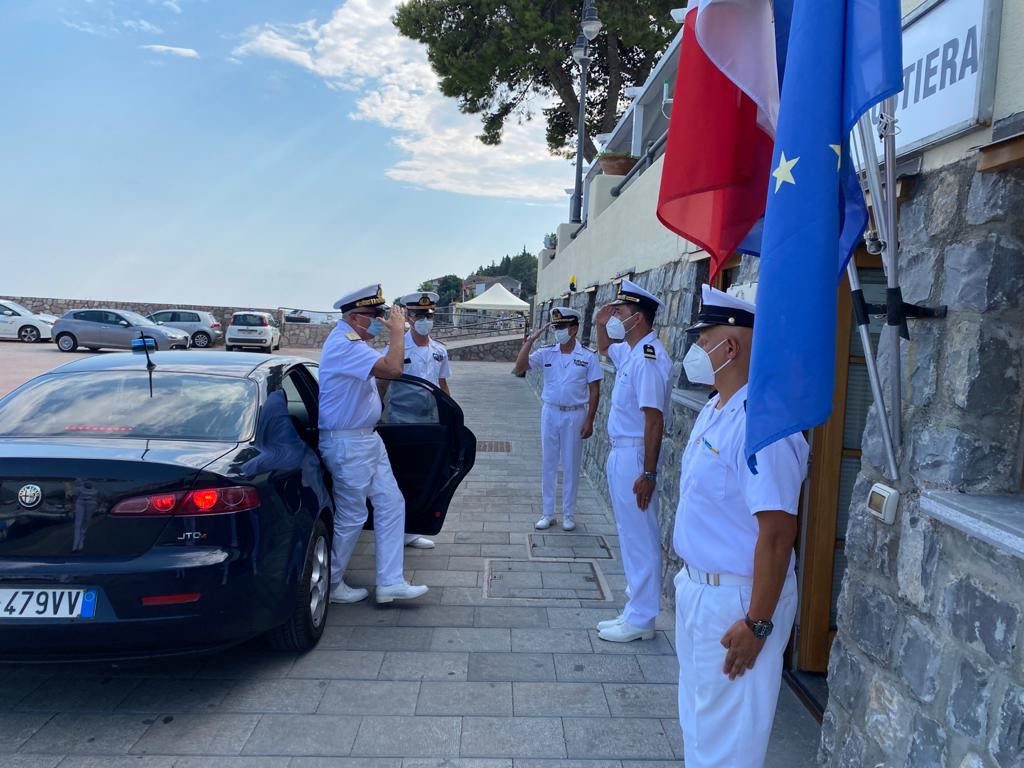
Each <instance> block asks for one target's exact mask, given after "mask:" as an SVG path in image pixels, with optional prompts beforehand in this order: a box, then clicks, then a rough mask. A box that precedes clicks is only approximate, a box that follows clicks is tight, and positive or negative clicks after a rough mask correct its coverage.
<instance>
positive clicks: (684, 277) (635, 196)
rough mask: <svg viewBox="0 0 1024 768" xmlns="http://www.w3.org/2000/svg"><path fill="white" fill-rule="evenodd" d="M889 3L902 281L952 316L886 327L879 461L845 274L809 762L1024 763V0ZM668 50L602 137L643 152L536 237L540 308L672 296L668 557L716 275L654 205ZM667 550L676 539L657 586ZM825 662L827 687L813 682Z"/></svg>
mask: <svg viewBox="0 0 1024 768" xmlns="http://www.w3.org/2000/svg"><path fill="white" fill-rule="evenodd" d="M903 12H904V14H905V19H904V25H905V29H904V65H905V70H904V81H905V86H906V87H905V91H904V93H903V94H901V95H900V96H899V97H898V102H897V111H896V116H897V118H898V119H899V120H900V127H901V134H900V136H899V137H898V141H897V147H898V152H899V154H898V162H897V171H898V174H899V177H900V180H899V185H898V189H897V198H898V201H899V212H898V216H899V224H898V232H899V243H900V250H899V259H898V265H899V273H900V284H901V286H902V289H903V296H904V299H905V300H906V301H908V302H912V303H918V304H921V305H926V306H929V307H939V306H944V307H946V310H947V314H946V316H945V317H944V318H939V319H910V320H909V321H908V326H909V335H910V339H909V340H903V341H901V342H899V343H900V369H899V374H898V375H899V376H900V377H901V383H902V402H901V403H900V404H899V412H900V415H901V424H902V433H903V434H902V443H901V445H900V446H899V448H898V450H897V459H898V466H899V477H898V478H894V477H889V476H888V474H889V472H888V469H887V468H886V467H887V462H886V460H885V453H884V450H883V445H882V441H881V438H880V430H879V429H878V427H877V424H878V421H877V419H878V418H879V414H878V412H877V406H876V405H875V404H874V403H873V402H872V398H871V392H870V387H869V385H868V376H867V368H866V364H865V355H864V350H863V349H862V348H861V345H860V339H859V337H858V336H857V335H856V334H855V333H854V330H855V329H854V327H853V325H852V322H851V318H850V315H851V310H850V301H849V289H848V286H847V285H846V283H845V281H844V283H843V284H842V285H841V286H840V287H839V294H838V295H839V298H840V314H839V317H838V323H837V325H838V330H837V359H836V374H837V375H836V388H835V397H834V408H833V415H832V417H831V419H830V420H829V422H828V423H826V424H824V425H822V426H821V427H819V428H817V429H815V430H813V432H812V434H811V435H810V436H809V437H810V440H811V443H812V459H811V466H810V472H809V477H808V481H807V483H806V485H805V488H804V495H803V514H802V515H801V532H800V539H799V543H798V548H799V552H798V571H799V573H798V575H799V578H800V586H801V603H800V610H799V613H798V619H797V627H796V630H795V632H794V636H793V640H792V642H791V646H790V651H789V653H788V658H787V662H788V666H789V668H790V673H791V675H790V676H791V678H792V679H793V680H794V681H795V682H796V683H797V684H803V685H805V686H807V688H808V692H809V693H810V694H811V695H812V697H813V696H818V697H819V700H820V703H821V704H822V705H823V707H824V712H823V718H824V719H823V723H822V737H821V744H820V750H819V762H820V763H821V764H823V765H833V766H875V765H885V766H900V765H908V766H941V765H950V766H965V767H966V766H972V767H973V766H989V767H992V768H994V767H995V766H1014V765H1024V655H1022V654H1021V652H1020V647H1021V644H1022V642H1024V634H1022V633H1024V617H1022V616H1021V611H1022V610H1024V496H1022V494H1021V491H1022V481H1024V472H1022V469H1024V388H1022V386H1021V377H1022V372H1024V216H1022V215H1021V213H1020V212H1021V211H1022V210H1024V78H1022V77H1021V75H1022V74H1024V36H1021V35H1020V34H1019V30H1021V29H1024V3H1022V2H1018V1H1017V0H1003V1H1002V2H999V1H998V0H938V1H935V0H927V1H926V2H920V0H904V2H903ZM672 58H673V57H672V56H671V55H666V57H665V58H664V59H663V62H662V65H661V68H660V70H658V71H656V72H655V73H654V75H652V79H651V80H650V81H649V83H648V86H647V87H646V88H645V91H644V93H643V94H641V95H640V96H639V97H638V98H637V102H636V104H637V105H639V106H642V107H643V108H642V109H640V110H639V112H640V114H636V111H635V110H634V111H633V112H634V113H633V114H632V115H631V114H630V113H627V115H626V116H625V117H624V118H623V121H621V122H620V126H619V128H617V129H616V132H615V133H613V134H612V137H611V139H610V142H609V148H611V149H623V148H627V149H628V148H632V150H633V152H634V154H637V155H645V154H646V150H647V148H648V147H650V148H654V151H653V152H651V153H650V156H649V157H644V158H643V159H642V161H641V164H640V165H641V172H640V173H638V174H637V175H636V176H635V177H634V178H630V179H625V180H624V179H622V178H613V177H602V176H600V175H595V173H594V172H592V173H591V174H589V175H588V189H587V201H588V205H587V220H586V222H585V226H584V227H583V228H582V229H581V228H579V225H569V224H563V225H561V226H560V227H559V232H558V234H559V237H558V247H557V249H555V250H554V251H545V252H542V253H541V254H540V256H539V258H540V264H539V268H538V294H537V303H536V318H535V321H536V322H540V320H541V318H542V317H543V313H544V312H545V311H546V310H547V309H548V308H549V307H550V306H551V305H552V304H554V303H563V302H565V303H569V304H571V305H572V306H575V307H577V308H579V309H581V310H583V311H584V313H585V317H586V321H585V323H584V328H583V336H584V338H590V337H592V335H593V329H592V327H591V323H592V316H593V312H594V310H595V309H596V308H597V307H599V306H601V304H603V303H605V302H606V301H608V300H609V299H610V298H611V296H612V295H613V292H614V281H615V279H616V278H618V277H622V276H630V278H631V279H632V280H634V281H636V282H638V283H639V284H641V285H643V286H644V287H645V288H647V289H648V290H650V291H652V292H654V293H656V294H658V295H659V296H661V297H662V298H663V299H664V300H665V301H666V305H667V307H666V310H665V311H663V312H661V313H659V315H660V316H659V318H658V326H657V330H658V333H659V335H660V337H661V339H662V341H663V342H664V343H665V345H666V347H667V349H668V350H669V352H670V354H671V355H672V357H673V359H674V360H675V361H676V368H675V371H674V376H675V382H676V385H675V387H674V388H673V394H672V413H671V415H670V419H669V420H668V422H667V426H666V439H665V443H664V448H663V458H662V462H663V470H662V473H661V476H662V478H663V482H662V486H661V488H660V493H661V497H662V498H661V502H662V503H661V509H662V516H663V520H662V521H661V522H662V541H663V545H664V547H665V551H666V553H667V554H669V555H670V554H671V539H670V536H671V526H672V518H673V515H674V511H675V508H676V504H677V501H678V462H679V461H680V455H681V450H682V446H683V444H684V441H685V440H686V438H687V436H688V433H689V430H690V427H691V426H692V423H693V420H694V418H695V416H696V411H697V409H699V407H700V406H701V404H702V402H703V400H704V399H705V397H706V390H704V389H703V388H700V387H692V386H690V385H689V383H688V382H687V381H686V380H685V375H684V374H682V372H681V371H680V370H679V362H680V361H681V360H682V358H683V356H684V354H685V352H686V348H687V346H686V345H687V343H688V340H687V339H686V337H685V335H684V334H683V332H682V329H683V328H685V326H686V325H687V324H688V323H689V322H690V319H691V317H692V316H693V314H694V312H695V310H696V296H697V295H698V292H699V285H700V284H701V283H702V282H704V281H706V280H707V276H708V268H707V260H706V256H705V255H704V254H702V253H701V252H700V251H699V250H697V249H696V248H695V247H694V246H692V245H691V244H689V243H687V242H685V241H684V240H682V239H681V238H678V237H676V236H675V235H673V234H672V233H670V232H668V231H667V230H665V229H664V228H663V227H662V226H661V225H660V223H658V222H657V220H656V218H655V216H654V211H655V206H656V203H657V193H658V187H659V183H660V168H661V163H662V162H663V158H662V157H660V156H659V152H658V151H657V147H658V140H659V139H660V137H661V132H663V130H664V127H663V126H661V125H660V124H658V122H657V121H653V122H652V121H651V119H650V114H651V112H653V111H654V107H655V106H658V107H660V100H661V93H662V83H663V82H664V81H666V80H672V79H674V76H675V72H674V70H673V67H674V62H673V61H671V59H672ZM658 111H660V109H659V110H658ZM637 125H640V126H641V128H639V129H638V128H637V127H636V126H637ZM644 126H646V127H644ZM616 142H617V146H616V145H615V144H616ZM623 182H625V183H623ZM613 192H615V193H616V194H613ZM856 259H857V261H856V264H857V268H858V272H859V275H860V279H861V282H862V285H863V288H864V291H865V294H866V297H867V299H868V301H871V302H876V303H881V302H884V300H885V271H884V268H883V265H882V263H881V261H880V259H879V258H878V257H877V256H874V255H872V254H870V253H868V252H867V251H866V250H863V249H862V250H861V251H860V252H859V253H858V254H857V256H856ZM757 266H758V262H757V259H754V258H747V259H739V258H736V259H734V260H733V261H732V262H730V263H729V264H727V265H726V269H725V270H723V272H722V273H721V274H720V275H719V277H718V278H717V281H718V282H719V284H720V285H721V286H722V287H726V288H728V287H732V289H733V290H734V291H737V292H739V291H745V292H746V293H747V296H748V297H751V296H754V295H755V294H756V281H757ZM572 277H575V286H576V289H577V290H576V291H570V290H569V283H570V279H571V278H572ZM871 331H872V340H873V346H874V347H875V349H876V351H877V356H878V364H879V371H880V374H881V377H882V390H883V392H884V393H886V397H889V392H890V391H891V390H890V381H889V379H890V378H891V376H892V375H894V365H893V363H894V360H893V358H894V342H893V339H892V337H891V336H890V335H889V334H888V333H882V325H881V320H878V319H875V320H874V321H873V322H872V326H871ZM606 370H607V375H606V377H605V378H606V381H605V385H604V386H605V387H606V389H608V388H610V386H611V381H612V378H611V369H610V367H608V368H606ZM608 401H609V398H607V397H605V398H604V399H603V401H602V403H603V404H602V409H605V410H606V408H607V403H608ZM886 405H887V407H888V408H892V406H893V403H892V402H890V401H888V400H887V402H886ZM605 415H606V414H605ZM607 452H608V444H607V438H606V435H605V434H604V433H603V431H599V432H598V433H597V434H595V437H594V439H592V440H589V441H587V445H586V449H585V467H586V471H587V472H588V473H590V474H591V475H592V476H593V477H594V478H595V480H596V481H597V485H598V486H599V487H600V486H602V485H603V483H602V477H603V475H602V472H603V469H602V468H603V465H604V460H605V457H606V455H607ZM875 483H881V484H883V485H884V486H885V487H886V488H889V489H892V490H894V491H897V492H898V494H899V502H898V506H897V511H896V516H895V520H894V521H893V522H892V523H891V524H887V523H886V522H884V521H883V520H881V519H879V518H877V517H876V516H874V515H873V514H871V512H870V510H869V509H868V504H867V502H868V496H869V491H870V490H871V488H872V486H873V485H874V484H875ZM677 567H678V563H676V562H674V561H673V560H672V559H671V558H670V557H669V558H667V559H666V572H665V574H664V577H665V579H664V584H665V587H666V589H665V594H666V599H671V591H670V585H671V577H672V575H673V574H674V572H675V569H676V568H677ZM826 674H827V683H828V685H827V694H826V693H825V691H824V690H820V689H819V688H818V687H816V686H817V683H816V682H815V681H816V680H819V678H815V675H821V676H824V675H826ZM823 679H825V678H824V677H822V678H820V680H823ZM801 681H802V683H801ZM826 695H827V699H826V698H825V696H826Z"/></svg>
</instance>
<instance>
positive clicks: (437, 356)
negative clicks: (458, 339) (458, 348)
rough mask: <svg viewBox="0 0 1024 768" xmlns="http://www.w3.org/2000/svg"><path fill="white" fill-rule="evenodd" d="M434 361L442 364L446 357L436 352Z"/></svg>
mask: <svg viewBox="0 0 1024 768" xmlns="http://www.w3.org/2000/svg"><path fill="white" fill-rule="evenodd" d="M434 359H435V360H437V362H439V363H440V362H441V361H442V360H444V355H442V354H441V353H440V352H435V353H434Z"/></svg>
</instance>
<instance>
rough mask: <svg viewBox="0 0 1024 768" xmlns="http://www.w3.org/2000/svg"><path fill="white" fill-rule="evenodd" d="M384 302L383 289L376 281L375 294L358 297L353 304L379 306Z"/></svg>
mask: <svg viewBox="0 0 1024 768" xmlns="http://www.w3.org/2000/svg"><path fill="white" fill-rule="evenodd" d="M383 303H384V289H383V288H381V287H380V283H377V295H376V296H367V297H366V298H365V299H359V301H357V302H356V303H355V305H354V306H357V307H379V306H380V305H381V304H383Z"/></svg>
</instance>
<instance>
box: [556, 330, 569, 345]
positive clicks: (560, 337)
mask: <svg viewBox="0 0 1024 768" xmlns="http://www.w3.org/2000/svg"><path fill="white" fill-rule="evenodd" d="M555 341H557V342H558V343H559V344H565V343H566V342H568V341H569V329H568V328H555Z"/></svg>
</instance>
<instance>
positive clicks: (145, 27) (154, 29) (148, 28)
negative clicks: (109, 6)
mask: <svg viewBox="0 0 1024 768" xmlns="http://www.w3.org/2000/svg"><path fill="white" fill-rule="evenodd" d="M121 26H122V27H124V28H125V29H127V30H128V31H130V32H148V33H149V34H151V35H162V34H163V33H164V31H163V30H162V29H160V27H158V26H157V25H156V24H150V23H149V22H148V21H146V20H145V19H134V20H133V19H128V20H127V21H122V22H121Z"/></svg>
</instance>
